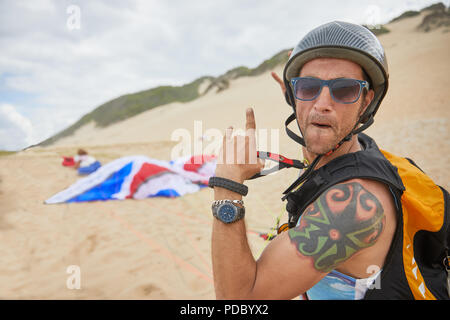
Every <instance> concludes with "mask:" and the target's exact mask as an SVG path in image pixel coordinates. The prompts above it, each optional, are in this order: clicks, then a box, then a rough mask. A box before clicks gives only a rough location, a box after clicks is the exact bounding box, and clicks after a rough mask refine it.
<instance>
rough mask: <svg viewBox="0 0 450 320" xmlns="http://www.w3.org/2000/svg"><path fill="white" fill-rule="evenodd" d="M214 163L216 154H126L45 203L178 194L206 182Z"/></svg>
mask: <svg viewBox="0 0 450 320" xmlns="http://www.w3.org/2000/svg"><path fill="white" fill-rule="evenodd" d="M215 167H216V161H215V157H214V156H205V155H202V156H192V157H184V158H179V159H176V160H173V161H161V160H156V159H151V158H148V157H145V156H129V157H123V158H119V159H117V160H114V161H112V162H110V163H107V164H106V165H104V166H102V167H100V168H99V169H98V170H97V171H95V172H94V173H92V174H90V175H89V176H87V177H85V178H82V179H80V180H78V181H77V182H76V183H74V184H73V185H71V186H70V187H68V188H67V189H65V190H63V191H61V192H59V193H57V194H55V195H54V196H52V197H51V198H49V199H47V200H46V201H45V203H46V204H53V203H64V202H66V203H67V202H84V201H96V200H123V199H127V198H133V199H144V198H148V197H159V196H161V197H179V196H182V195H184V194H187V193H194V192H197V191H199V190H200V189H201V188H202V187H205V186H207V185H208V180H209V178H210V177H211V176H212V175H213V174H214V171H215Z"/></svg>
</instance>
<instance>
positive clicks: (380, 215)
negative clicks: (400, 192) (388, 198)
mask: <svg viewBox="0 0 450 320" xmlns="http://www.w3.org/2000/svg"><path fill="white" fill-rule="evenodd" d="M300 219H301V220H300V224H299V225H298V226H297V227H295V228H293V229H290V230H289V238H290V239H291V243H292V244H294V245H295V246H296V248H297V250H298V251H299V252H300V253H301V254H302V255H304V256H307V257H311V259H312V261H313V263H314V267H315V268H316V270H318V271H322V272H330V271H331V270H333V269H334V268H335V267H336V266H337V265H338V264H339V263H340V262H343V261H345V260H347V259H348V258H349V257H351V256H352V255H353V254H354V253H356V252H358V251H359V250H361V249H363V248H366V247H370V246H372V245H373V244H375V242H376V241H377V239H378V237H379V236H380V234H381V231H382V230H383V226H384V210H383V207H382V205H381V203H380V201H379V200H378V199H377V197H375V195H374V194H372V193H370V192H369V191H368V190H366V189H365V188H364V187H363V186H362V185H361V184H360V183H357V182H349V183H341V184H337V185H335V186H332V187H330V188H329V189H327V190H326V191H325V192H323V193H322V194H321V195H320V196H319V198H317V199H316V200H315V201H314V202H313V203H312V204H311V205H310V206H308V207H307V208H306V210H305V211H304V213H303V215H302V216H301V218H300Z"/></svg>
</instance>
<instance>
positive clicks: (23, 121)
mask: <svg viewBox="0 0 450 320" xmlns="http://www.w3.org/2000/svg"><path fill="white" fill-rule="evenodd" d="M33 135H34V130H33V125H32V124H31V121H30V120H29V119H27V118H25V117H24V116H23V115H21V114H20V113H19V112H17V110H16V109H15V107H14V106H13V105H10V104H1V105H0V150H16V149H17V148H24V147H27V146H29V145H30V144H31V143H32V141H33Z"/></svg>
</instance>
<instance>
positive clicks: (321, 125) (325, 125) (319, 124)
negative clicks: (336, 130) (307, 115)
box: [311, 122, 331, 129]
mask: <svg viewBox="0 0 450 320" xmlns="http://www.w3.org/2000/svg"><path fill="white" fill-rule="evenodd" d="M311 124H312V125H313V126H315V127H317V128H321V129H329V128H331V125H330V124H328V123H324V122H311Z"/></svg>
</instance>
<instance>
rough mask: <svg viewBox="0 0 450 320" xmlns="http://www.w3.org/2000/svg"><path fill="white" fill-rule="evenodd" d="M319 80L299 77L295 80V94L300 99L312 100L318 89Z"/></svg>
mask: <svg viewBox="0 0 450 320" xmlns="http://www.w3.org/2000/svg"><path fill="white" fill-rule="evenodd" d="M320 85H321V83H320V80H319V79H313V78H300V79H298V80H297V82H295V96H296V97H297V99H300V100H313V99H315V98H316V96H317V94H318V93H319V91H320Z"/></svg>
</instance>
